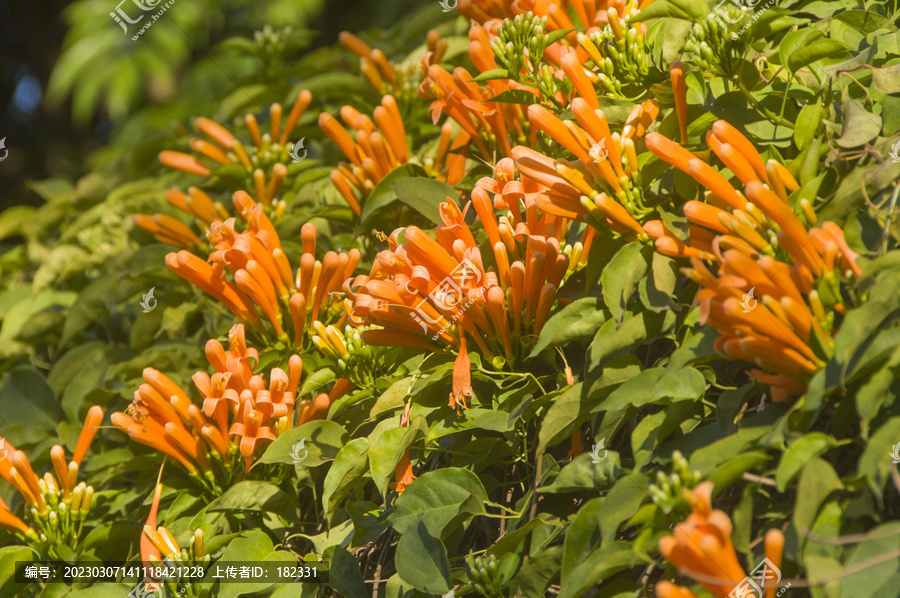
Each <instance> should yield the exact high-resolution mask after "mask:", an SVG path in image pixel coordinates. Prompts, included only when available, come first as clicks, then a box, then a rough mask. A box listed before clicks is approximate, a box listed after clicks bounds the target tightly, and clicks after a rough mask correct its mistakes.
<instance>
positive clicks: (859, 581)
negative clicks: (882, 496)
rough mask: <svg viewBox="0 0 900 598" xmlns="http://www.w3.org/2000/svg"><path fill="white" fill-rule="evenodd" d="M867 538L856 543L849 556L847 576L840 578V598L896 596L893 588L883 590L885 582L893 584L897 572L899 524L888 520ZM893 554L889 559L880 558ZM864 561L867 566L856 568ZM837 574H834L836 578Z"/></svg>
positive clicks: (899, 563) (899, 567)
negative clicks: (848, 572) (849, 571)
mask: <svg viewBox="0 0 900 598" xmlns="http://www.w3.org/2000/svg"><path fill="white" fill-rule="evenodd" d="M868 535H870V536H873V537H872V538H870V539H866V540H863V541H862V542H860V543H859V544H858V545H857V546H856V549H855V550H854V551H853V554H852V555H851V556H850V558H849V559H848V560H847V562H846V563H845V565H844V566H845V567H846V569H847V570H853V572H852V573H850V574H849V575H847V576H843V575H841V576H840V577H841V578H842V579H841V592H840V597H841V598H875V597H879V598H880V597H881V596H890V595H891V594H894V593H896V591H897V586H896V585H892V586H889V587H885V586H884V585H882V584H883V583H884V581H885V580H888V581H892V580H893V583H894V584H896V579H897V575H896V573H897V570H898V569H900V556H897V552H898V550H900V522H897V521H890V522H888V523H884V524H882V525H879V526H877V527H875V528H873V529H870V530H868ZM888 555H894V556H893V557H892V558H887V559H885V558H883V557H886V556H888ZM868 561H880V562H876V563H870V564H868V566H865V567H863V568H862V569H861V570H860V569H859V567H860V566H861V565H862V564H863V563H867V562H868ZM838 573H839V572H835V575H837V574H838Z"/></svg>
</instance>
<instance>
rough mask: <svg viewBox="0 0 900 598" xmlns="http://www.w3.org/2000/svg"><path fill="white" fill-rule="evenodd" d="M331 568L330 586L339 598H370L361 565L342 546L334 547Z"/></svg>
mask: <svg viewBox="0 0 900 598" xmlns="http://www.w3.org/2000/svg"><path fill="white" fill-rule="evenodd" d="M333 550H334V553H333V554H332V557H331V566H330V567H329V568H328V585H329V586H331V587H332V588H334V590H335V591H336V592H337V595H338V596H346V597H347V598H368V597H369V596H371V594H369V593H367V592H366V582H365V580H364V579H363V576H362V571H360V569H359V563H358V562H357V561H356V559H355V558H353V555H351V554H350V553H349V552H347V550H346V549H345V548H343V547H341V546H335V547H334V549H333Z"/></svg>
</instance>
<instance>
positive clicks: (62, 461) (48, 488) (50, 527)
mask: <svg viewBox="0 0 900 598" xmlns="http://www.w3.org/2000/svg"><path fill="white" fill-rule="evenodd" d="M102 422H103V409H102V408H101V407H99V406H96V405H95V406H93V407H91V408H90V409H89V410H88V413H87V417H85V419H84V425H83V426H82V427H81V434H80V435H79V436H78V443H77V444H76V445H75V452H74V454H73V455H72V460H71V461H69V462H68V463H66V453H65V449H63V447H62V446H61V445H59V444H57V445H55V446H54V447H53V448H52V449H50V461H51V463H52V464H53V472H50V471H48V472H46V473H44V475H43V476H42V477H41V476H38V475H37V474H36V473H35V472H34V469H33V468H32V467H31V462H30V461H29V460H28V457H27V456H26V455H25V453H24V452H22V451H19V450H16V448H15V447H14V446H13V445H12V444H11V443H9V442H8V441H6V439H5V438H0V446H3V447H4V449H3V451H4V452H3V453H2V455H0V456H2V457H3V459H0V477H2V478H3V479H5V480H6V481H7V482H9V483H10V484H12V485H13V487H15V489H16V490H18V492H19V494H20V495H21V496H22V498H23V499H24V500H25V520H22V519H20V518H19V517H18V516H16V515H15V514H14V513H13V512H12V510H11V509H10V508H9V507H8V506H7V505H6V503H4V502H3V500H2V499H0V526H2V527H3V528H5V529H7V530H9V531H11V532H13V533H15V534H16V535H19V536H21V537H22V538H24V539H25V540H26V541H29V542H30V543H31V544H33V545H35V546H44V548H45V550H46V552H47V553H48V554H50V555H51V556H53V558H56V559H60V558H61V556H60V555H61V553H60V552H59V548H60V547H68V548H70V549H71V548H76V549H77V547H78V543H79V541H80V539H81V532H82V530H83V528H84V523H85V521H86V520H87V518H88V513H89V512H90V510H91V503H92V501H93V498H94V488H93V487H91V486H88V485H86V484H85V483H84V482H78V471H79V469H80V467H81V463H82V462H83V461H84V457H85V455H86V454H87V451H88V448H90V446H91V442H92V441H93V440H94V436H96V434H97V426H99V425H100V424H101V423H102ZM54 473H55V474H56V475H55V476H54Z"/></svg>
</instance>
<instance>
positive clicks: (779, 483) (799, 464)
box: [775, 432, 829, 492]
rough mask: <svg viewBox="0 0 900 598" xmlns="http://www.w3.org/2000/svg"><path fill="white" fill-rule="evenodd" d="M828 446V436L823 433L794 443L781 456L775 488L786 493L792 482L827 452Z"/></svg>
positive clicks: (815, 433) (810, 435)
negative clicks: (805, 467) (810, 462)
mask: <svg viewBox="0 0 900 598" xmlns="http://www.w3.org/2000/svg"><path fill="white" fill-rule="evenodd" d="M828 444H829V440H828V435H827V434H823V433H822V432H813V433H811V434H806V435H805V436H801V437H800V438H798V439H797V440H795V441H794V442H792V443H791V445H790V446H789V447H788V448H787V450H786V451H784V453H783V454H782V455H781V462H780V463H779V464H778V471H777V472H776V473H775V486H776V488H777V489H778V491H779V492H784V490H785V488H787V485H788V484H789V483H790V481H791V480H793V479H794V478H795V477H796V476H797V474H798V473H800V470H801V469H803V467H804V466H805V465H806V464H807V463H809V461H810V460H811V459H814V458H815V457H818V456H819V455H821V454H822V453H824V452H825V449H827V448H828Z"/></svg>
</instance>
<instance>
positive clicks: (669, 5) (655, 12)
mask: <svg viewBox="0 0 900 598" xmlns="http://www.w3.org/2000/svg"><path fill="white" fill-rule="evenodd" d="M708 14H709V6H708V5H707V4H706V2H705V1H704V0H656V2H653V3H652V4H650V5H648V6H647V7H646V8H644V9H643V10H641V11H640V12H639V13H638V14H637V15H636V16H635V17H632V19H631V22H632V23H634V22H640V21H647V20H650V19H658V18H660V17H672V18H675V19H682V20H685V21H693V22H695V23H698V22H701V21H705V20H706V15H708Z"/></svg>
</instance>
